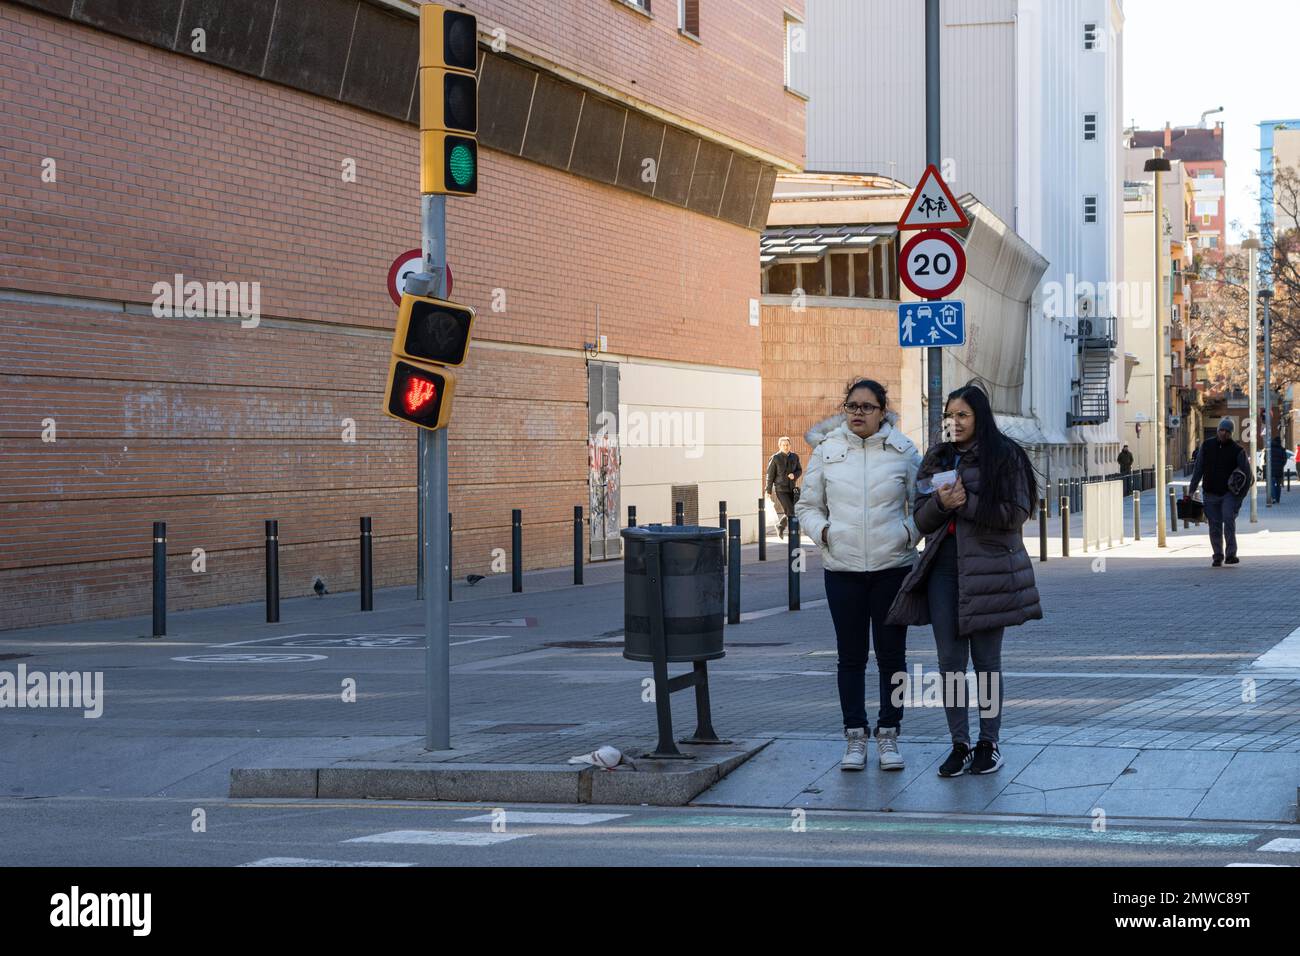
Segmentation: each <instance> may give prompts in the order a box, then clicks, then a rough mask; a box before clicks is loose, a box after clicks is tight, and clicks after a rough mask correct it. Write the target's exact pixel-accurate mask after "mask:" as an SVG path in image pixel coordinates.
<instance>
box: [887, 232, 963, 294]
mask: <svg viewBox="0 0 1300 956" xmlns="http://www.w3.org/2000/svg"><path fill="white" fill-rule="evenodd" d="M898 277H899V279H901V280H902V282H903V285H905V286H907V287H908V288H909V289H911V290H912V291H913V292H914V293H916V294H917V295H919V296H920V297H921V298H923V299H942V298H944V297H945V296H947V295H950V294H952V292H954V291H955V290H956V288H957V287H958V286H959V285H961V280H962V279H964V278H965V277H966V250H965V249H963V248H962V245H961V243H960V242H958V241H957V240H956V238H954V237H953V236H952V235H951V234H950V233H947V232H944V231H942V230H940V229H927V230H925V231H924V232H918V233H917V234H916V235H915V236H913V237H912V238H911V239H909V240H908V241H907V244H906V245H905V246H903V250H902V251H901V252H900V253H899V254H898Z"/></svg>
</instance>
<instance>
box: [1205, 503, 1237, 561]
mask: <svg viewBox="0 0 1300 956" xmlns="http://www.w3.org/2000/svg"><path fill="white" fill-rule="evenodd" d="M1242 500H1243V499H1241V498H1238V497H1237V496H1236V495H1216V494H1212V493H1210V492H1208V491H1207V492H1206V493H1205V517H1206V519H1207V520H1208V521H1209V522H1210V547H1211V548H1213V549H1214V556H1215V557H1216V558H1222V557H1225V555H1224V551H1223V545H1224V539H1225V538H1226V539H1227V545H1228V551H1227V555H1226V557H1229V558H1235V557H1236V556H1237V512H1238V511H1240V510H1241V502H1242Z"/></svg>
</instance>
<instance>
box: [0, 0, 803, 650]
mask: <svg viewBox="0 0 1300 956" xmlns="http://www.w3.org/2000/svg"><path fill="white" fill-rule="evenodd" d="M469 6H470V7H471V9H472V10H473V12H474V13H476V14H477V15H478V16H479V28H480V68H479V70H480V115H481V117H482V120H481V129H480V142H481V145H482V147H483V149H482V153H481V165H482V169H481V173H480V185H479V195H478V196H477V197H474V198H466V199H454V200H451V201H450V202H449V203H448V229H449V239H448V250H449V259H450V262H451V264H452V268H453V271H454V275H455V288H454V294H453V298H454V299H456V300H457V301H459V302H463V303H465V304H468V305H471V306H473V307H475V308H476V309H477V310H478V316H479V317H478V320H477V322H476V341H475V343H474V346H473V348H472V349H471V353H470V359H469V362H468V363H467V366H466V368H465V369H464V374H463V375H462V376H461V377H460V386H459V388H458V391H457V399H456V412H455V416H454V419H453V424H452V427H451V430H450V433H449V441H450V448H451V466H450V469H451V489H450V501H451V508H452V511H453V513H454V515H455V528H456V543H455V558H456V568H455V571H456V573H457V574H463V573H465V572H467V571H486V570H488V569H489V565H490V562H491V557H492V550H493V549H494V548H505V549H506V550H507V552H508V549H509V540H510V536H509V521H510V509H511V508H512V507H519V508H523V509H524V521H525V561H524V563H525V566H526V567H539V566H548V565H556V564H561V563H563V562H564V561H565V560H566V558H567V555H568V553H569V547H570V545H569V542H570V541H571V518H572V508H573V505H575V504H582V505H589V504H590V503H591V502H592V501H593V500H595V501H598V502H600V501H607V502H612V507H613V508H619V509H625V507H626V505H628V504H636V505H638V509H639V512H640V518H641V520H642V521H649V520H659V519H666V518H668V516H669V514H670V509H671V499H672V498H673V497H674V496H679V495H681V494H682V493H683V491H682V489H683V488H686V487H691V488H694V489H695V492H696V493H697V494H698V496H699V500H700V501H701V502H702V503H701V505H700V511H701V513H703V514H707V513H708V511H709V507H708V506H707V502H708V499H709V498H710V497H711V496H712V495H713V494H715V493H716V494H717V495H718V496H720V497H723V498H727V497H730V498H732V499H733V500H735V501H745V500H748V501H755V500H756V498H757V496H758V494H759V487H758V482H759V475H760V473H761V467H762V461H761V424H760V421H761V411H760V404H759V398H758V395H759V389H758V375H759V369H760V365H761V354H762V343H761V339H760V329H759V328H758V327H757V326H756V324H755V323H754V320H753V318H752V316H753V315H754V314H755V312H756V301H755V300H757V298H758V296H759V294H760V292H759V289H760V278H759V275H760V273H759V260H758V246H759V235H760V233H761V231H762V229H763V226H764V224H765V223H766V218H767V206H768V200H769V199H770V196H771V191H772V183H773V181H774V179H775V176H776V174H777V172H778V170H781V169H787V170H788V169H796V168H798V167H799V166H800V165H801V164H802V157H803V115H804V101H803V99H802V98H800V97H799V96H798V95H796V94H794V93H792V92H790V91H789V90H787V89H786V88H785V85H784V77H783V55H784V49H785V45H786V43H787V42H788V41H787V35H788V33H789V31H790V30H791V28H792V24H795V25H797V17H798V15H799V14H800V12H801V7H802V4H801V3H795V2H789V0H754V2H752V3H749V4H747V5H745V6H744V7H743V9H731V8H730V7H727V8H723V7H721V6H718V5H710V4H703V5H698V6H699V7H700V9H699V11H698V19H696V20H690V21H689V22H687V23H685V24H683V23H682V21H681V20H680V19H679V11H678V9H677V6H676V5H673V4H668V3H666V2H665V3H663V4H660V3H655V4H654V7H653V10H651V9H650V7H651V4H650V3H649V2H648V0H647V2H645V3H639V2H637V0H626V2H624V0H554V2H551V3H547V4H536V3H532V2H524V0H477V2H475V3H474V4H472V5H469ZM696 6H697V5H695V4H687V5H686V7H687V8H688V12H690V11H694V10H695V8H696ZM416 7H417V5H416V4H414V3H410V2H405V0H278V2H275V3H272V2H265V0H185V2H182V0H150V2H148V3H143V4H141V3H127V2H124V0H77V2H75V3H74V2H73V0H22V2H10V0H0V112H3V115H4V116H5V128H6V136H5V138H4V139H3V141H0V191H2V192H3V195H4V202H3V203H2V204H0V206H2V208H3V218H4V225H5V229H4V233H3V238H2V239H0V627H15V626H23V625H30V624H38V623H48V622H59V621H74V620H82V619H87V618H92V617H98V616H107V615H124V614H133V613H143V612H145V611H147V609H148V601H149V558H148V556H149V552H150V543H149V542H150V528H151V523H152V522H153V521H155V520H165V521H167V523H168V533H169V555H170V557H169V567H168V574H169V597H170V604H171V607H172V608H185V607H197V606H207V605H213V604H218V603H226V602H232V601H247V600H254V599H257V598H258V597H259V595H260V593H261V588H262V578H261V562H262V552H261V545H262V535H263V525H262V522H263V520H264V519H268V518H275V519H277V520H279V522H280V534H281V577H282V584H281V588H282V593H283V594H284V595H286V596H293V595H299V594H305V593H308V591H309V590H310V588H311V583H312V580H313V578H314V577H315V576H316V575H320V576H322V577H323V578H325V580H326V581H327V583H328V585H329V587H330V589H331V590H334V591H343V590H348V589H349V588H355V587H356V584H357V574H358V571H357V566H356V564H357V562H356V550H357V548H356V532H357V519H358V518H359V517H360V516H363V515H368V516H372V517H373V519H374V529H375V566H376V584H377V585H378V586H386V585H396V584H409V583H411V582H412V581H413V576H414V566H415V509H416V494H415V474H416V463H415V430H414V429H413V428H411V427H410V426H405V425H403V424H400V423H398V422H395V421H393V420H391V419H388V418H386V417H385V416H383V415H382V414H381V412H380V404H381V402H380V396H381V392H382V390H383V386H384V376H385V373H386V370H387V352H388V348H389V341H390V339H391V333H392V328H393V321H394V316H395V311H396V310H395V309H394V308H393V305H392V302H391V300H390V299H389V298H388V294H387V292H386V290H385V279H386V274H387V270H388V266H389V263H390V262H391V261H392V260H393V259H394V257H396V256H397V255H398V254H399V253H401V252H403V251H405V250H407V249H410V248H413V247H416V246H418V245H419V215H418V207H419V204H418V198H419V197H418V189H419V186H418V168H417V164H418V137H417V131H416V126H415V123H414V120H415V119H416V117H417V116H418V101H417V98H416V96H415V82H414V81H415V75H416V65H417V58H418V40H417V34H416V27H415V23H416V21H415V17H414V14H415V10H416ZM685 26H689V27H690V28H692V29H690V30H687V29H684V27H685ZM647 170H649V171H650V175H649V176H647V175H646V173H647ZM177 275H179V276H182V277H183V280H184V281H187V282H188V281H197V282H199V283H237V284H240V285H239V286H238V288H239V289H240V291H244V292H247V291H248V290H251V291H252V293H253V295H251V296H249V295H246V296H245V303H246V304H247V303H248V302H249V301H250V300H251V301H252V302H255V303H256V304H257V306H258V309H257V315H256V316H253V317H251V318H250V317H246V316H243V315H234V316H232V315H222V314H217V312H219V310H216V311H214V309H213V308H212V302H211V301H210V300H209V301H207V307H206V308H205V309H200V310H197V311H198V312H199V313H200V314H197V315H189V316H184V315H179V316H176V317H165V316H162V317H160V316H158V315H156V314H155V313H156V312H157V311H158V310H157V309H156V308H155V306H156V304H157V302H158V299H159V293H158V291H157V290H158V289H159V288H161V287H162V286H160V285H159V284H160V283H161V284H163V285H170V284H172V283H173V277H174V276H177ZM232 288H233V287H232ZM597 322H599V330H597ZM598 331H599V335H600V336H604V337H605V340H606V343H607V349H606V351H605V352H604V353H601V352H598V351H596V348H597V347H598V343H599V341H600V340H599V338H598V335H597V332H598ZM611 408H612V413H613V414H616V415H617V416H618V418H619V421H618V427H619V430H620V431H622V430H624V429H625V426H626V423H625V421H624V419H625V418H629V419H632V420H633V425H636V424H638V423H642V422H643V420H645V421H650V420H652V419H653V416H654V415H658V414H661V413H662V414H669V413H674V412H675V413H677V414H679V417H680V416H686V417H687V418H688V420H689V416H691V415H695V416H698V420H699V421H700V422H702V423H704V425H706V426H707V427H706V428H705V430H704V433H703V434H702V435H697V436H696V441H695V443H694V444H693V445H690V446H689V447H686V446H685V445H684V443H682V442H677V443H676V444H673V443H661V444H657V443H654V442H652V441H638V440H636V439H635V438H634V440H632V441H628V442H625V444H624V447H622V448H621V449H619V450H618V451H617V452H614V453H613V454H612V457H611V455H610V453H609V450H608V449H605V451H604V452H602V451H601V450H600V448H599V447H595V450H594V451H593V446H598V444H599V443H594V442H593V441H592V440H591V436H592V434H593V432H595V431H597V430H598V428H597V424H596V419H597V417H598V412H599V411H601V410H610V409H611ZM637 416H641V417H640V418H638V417H637ZM638 434H640V433H638ZM737 435H742V436H744V437H743V439H738V438H737V437H736V436H737ZM738 443H739V444H738ZM693 452H698V453H699V454H696V455H693ZM602 455H604V456H605V458H606V459H609V460H606V461H605V462H604V463H603V464H602V462H601V461H600V460H597V461H596V462H595V465H596V467H595V468H592V467H590V465H591V464H592V459H593V456H594V457H595V458H597V459H600V458H601V456H602ZM611 462H612V463H611ZM742 491H743V492H744V493H743V494H742V493H741V492H742ZM611 495H612V497H611ZM742 510H747V511H748V512H751V513H752V512H753V511H754V505H753V504H751V505H750V506H749V507H748V509H740V508H736V509H735V511H737V512H740V511H742ZM751 516H752V514H751ZM598 517H599V516H598ZM608 520H609V522H610V527H609V528H604V529H603V530H602V531H600V532H599V534H609V535H610V536H611V537H612V536H613V535H616V533H617V525H616V524H615V523H614V516H612V515H611V516H609V517H608ZM602 527H603V521H602ZM196 549H202V550H201V553H200V552H199V551H198V550H196ZM597 550H598V549H597V547H596V545H595V543H593V552H596V551H597ZM200 564H202V566H203V568H204V569H203V570H201V571H200V570H195V568H196V567H198V566H199V565H200Z"/></svg>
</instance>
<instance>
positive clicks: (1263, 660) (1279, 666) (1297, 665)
mask: <svg viewBox="0 0 1300 956" xmlns="http://www.w3.org/2000/svg"><path fill="white" fill-rule="evenodd" d="M1250 668H1251V670H1269V671H1279V670H1280V671H1295V672H1296V673H1297V674H1300V627H1297V628H1296V629H1295V630H1294V631H1292V632H1291V633H1290V634H1288V635H1287V636H1286V637H1284V638H1282V640H1281V641H1279V642H1278V643H1277V644H1274V645H1273V646H1272V647H1271V648H1269V649H1268V650H1267V651H1265V652H1264V653H1263V654H1261V655H1260V656H1259V657H1257V658H1255V660H1254V661H1252V662H1251V665H1250Z"/></svg>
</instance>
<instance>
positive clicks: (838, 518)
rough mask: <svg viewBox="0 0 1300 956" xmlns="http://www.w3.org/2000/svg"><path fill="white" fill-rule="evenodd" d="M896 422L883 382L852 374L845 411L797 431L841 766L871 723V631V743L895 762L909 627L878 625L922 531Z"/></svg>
mask: <svg viewBox="0 0 1300 956" xmlns="http://www.w3.org/2000/svg"><path fill="white" fill-rule="evenodd" d="M897 421H898V417H897V416H896V415H895V414H894V413H893V412H892V411H890V410H889V398H888V396H887V395H886V394H885V388H884V386H883V385H881V384H880V383H879V382H875V381H872V380H871V379H858V380H856V381H854V382H852V383H850V385H849V387H848V389H847V390H846V392H845V395H844V414H840V415H835V416H833V417H831V418H828V419H826V420H825V421H822V422H819V423H818V424H816V425H814V426H813V427H812V428H811V429H810V430H809V431H808V434H807V435H806V436H805V437H806V438H807V440H808V444H809V445H811V446H812V448H813V451H812V454H811V455H810V456H809V459H808V467H807V470H806V471H805V472H804V484H803V493H802V495H801V497H800V498H799V501H798V503H797V504H796V505H795V515H796V516H797V517H798V518H799V530H800V532H801V533H803V534H807V535H808V536H809V537H811V538H812V539H813V540H814V541H816V542H817V543H818V544H819V545H820V547H821V552H822V568H823V571H824V575H825V579H826V601H827V604H828V605H829V606H830V611H831V619H832V620H833V621H834V623H835V641H836V646H837V649H838V654H839V663H838V668H837V670H838V675H837V676H838V680H839V694H840V709H841V710H842V711H843V715H844V736H845V738H846V747H845V752H844V759H843V760H842V761H841V762H840V769H841V770H862V769H863V768H864V767H865V765H866V754H867V738H868V737H869V736H870V735H871V728H870V725H869V724H868V722H867V715H866V705H865V701H864V697H865V696H866V669H867V658H868V656H869V648H870V644H871V641H872V639H873V638H874V641H875V645H876V668H877V670H879V672H880V712H879V714H878V718H877V725H876V752H877V755H878V759H879V763H880V768H881V769H882V770H901V769H903V757H902V755H901V754H900V753H899V752H898V733H899V728H900V726H901V725H902V719H903V708H902V706H901V703H899V702H897V701H896V700H895V699H894V693H895V689H896V687H897V686H900V683H899V682H900V681H901V679H902V678H905V676H906V674H907V628H906V627H900V626H898V625H894V624H886V623H885V617H886V615H888V613H889V608H890V605H891V604H892V603H893V601H894V597H895V595H896V594H897V593H898V589H899V586H900V585H901V584H902V583H903V578H905V577H906V576H907V573H908V572H909V571H910V570H911V569H912V563H913V561H914V560H915V559H916V545H917V544H918V543H919V542H920V540H921V534H920V533H919V532H918V531H917V529H916V524H915V522H913V520H912V516H911V514H910V513H909V509H910V507H911V502H912V500H913V499H914V498H915V493H916V471H917V468H918V467H920V464H921V456H920V454H919V453H918V452H917V450H916V446H915V445H913V444H912V442H911V440H910V439H908V438H907V437H906V436H905V435H904V434H903V433H902V432H901V431H899V430H898V428H897V427H896V424H897Z"/></svg>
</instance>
